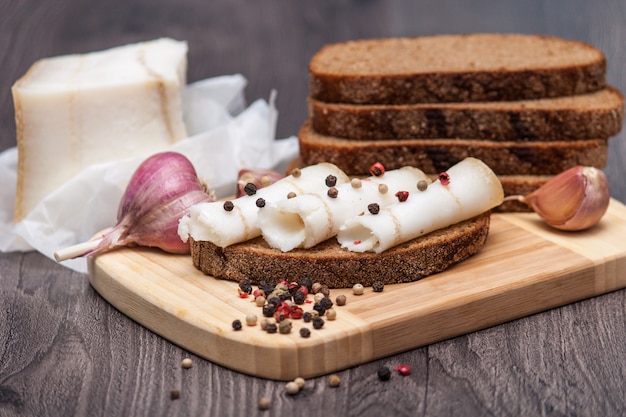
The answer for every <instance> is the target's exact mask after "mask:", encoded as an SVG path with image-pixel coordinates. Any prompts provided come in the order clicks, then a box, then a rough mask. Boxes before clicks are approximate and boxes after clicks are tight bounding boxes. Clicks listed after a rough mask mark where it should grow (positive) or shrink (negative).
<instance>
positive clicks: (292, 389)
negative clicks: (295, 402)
mask: <svg viewBox="0 0 626 417" xmlns="http://www.w3.org/2000/svg"><path fill="white" fill-rule="evenodd" d="M285 391H286V392H287V394H289V395H296V394H297V393H299V392H300V387H299V386H298V384H296V383H295V382H294V381H289V382H287V383H286V384H285Z"/></svg>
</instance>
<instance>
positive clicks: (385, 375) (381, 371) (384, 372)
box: [376, 366, 391, 381]
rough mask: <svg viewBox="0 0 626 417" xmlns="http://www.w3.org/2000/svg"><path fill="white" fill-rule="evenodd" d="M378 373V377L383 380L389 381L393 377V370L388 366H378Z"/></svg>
mask: <svg viewBox="0 0 626 417" xmlns="http://www.w3.org/2000/svg"><path fill="white" fill-rule="evenodd" d="M376 374H377V375H378V379H380V380H381V381H389V378H391V371H390V370H389V368H387V367H386V366H381V367H380V368H378V372H376Z"/></svg>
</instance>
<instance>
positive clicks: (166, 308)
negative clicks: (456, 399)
mask: <svg viewBox="0 0 626 417" xmlns="http://www.w3.org/2000/svg"><path fill="white" fill-rule="evenodd" d="M89 270H90V274H89V275H90V282H91V284H92V285H93V287H94V288H95V289H96V290H97V291H98V292H99V293H100V294H101V295H102V296H103V297H104V298H105V299H106V300H108V301H109V302H110V303H111V304H112V305H113V306H115V307H116V308H117V309H119V310H120V311H121V312H122V313H124V314H126V315H127V316H128V317H130V318H132V319H134V320H135V321H137V322H138V323H140V324H142V325H143V326H145V327H147V328H148V329H151V330H152V331H154V332H155V333H157V334H159V335H161V336H162V337H164V338H166V339H168V340H170V341H172V342H173V343H176V344H178V345H180V346H181V347H183V348H185V349H187V350H189V351H191V352H193V353H195V354H197V355H199V356H202V357H204V358H206V359H208V360H210V361H213V362H215V363H218V364H221V365H223V366H226V367H228V368H231V369H234V370H237V371H240V372H243V373H247V374H251V375H255V376H258V377H264V378H270V379H278V380H289V379H293V378H295V377H298V376H302V377H304V378H309V377H313V376H319V375H323V374H327V373H331V372H333V371H337V370H340V369H344V368H347V367H351V366H354V365H359V364H363V363H366V362H368V361H371V360H374V359H377V358H381V357H385V356H389V355H392V354H395V353H399V352H402V351H405V350H409V349H414V348H417V347H419V346H424V345H427V344H430V343H434V342H437V341H440V340H444V339H447V338H451V337H454V336H457V335H461V334H465V333H469V332H473V331H476V330H479V329H483V328H486V327H490V326H493V325H496V324H499V323H503V322H506V321H509V320H513V319H516V318H520V317H524V316H527V315H530V314H533V313H537V312H540V311H544V310H547V309H550V308H554V307H558V306H562V305H565V304H568V303H571V302H574V301H577V300H581V299H584V298H589V297H593V296H596V295H600V294H604V293H607V292H609V291H613V290H616V289H620V288H624V287H626V207H625V206H624V205H623V204H622V203H620V202H618V201H616V200H612V201H611V204H610V206H609V210H608V212H607V214H606V215H605V217H604V218H603V219H602V221H601V222H600V223H599V224H598V225H597V226H596V227H594V228H593V229H591V230H588V231H585V232H578V233H567V232H560V231H557V230H554V229H550V228H548V227H547V226H545V225H544V224H543V223H542V222H541V221H540V220H538V217H537V216H536V215H535V214H532V213H523V214H519V213H516V214H510V213H507V214H494V215H493V216H492V223H491V229H490V233H489V237H488V239H487V243H486V245H485V246H484V247H483V248H482V250H481V251H480V252H479V253H478V254H477V255H475V256H473V257H472V258H470V259H468V260H466V261H464V262H462V263H461V264H458V265H456V266H454V267H453V268H451V269H449V270H447V271H445V272H443V273H439V274H436V275H432V276H430V277H427V278H425V279H422V280H420V281H418V282H414V283H410V284H398V285H387V286H386V287H385V289H384V291H383V292H382V293H374V292H373V291H372V290H371V288H366V292H365V294H364V295H361V296H355V295H353V294H352V292H351V289H345V290H332V291H331V297H332V298H333V299H334V298H335V297H336V296H337V295H339V294H345V295H346V296H347V298H348V302H347V304H346V305H345V306H342V307H336V310H337V319H336V320H334V321H326V323H325V325H324V327H323V328H322V329H319V330H315V329H313V327H312V326H311V323H304V322H303V321H302V320H295V321H294V322H293V323H294V327H293V330H292V332H291V333H290V334H279V333H276V334H269V333H266V332H264V331H263V330H261V328H260V326H259V325H256V326H254V327H250V326H246V324H245V317H246V315H247V314H248V313H256V314H257V315H258V317H259V319H261V318H262V314H261V309H260V308H258V307H256V306H255V305H254V303H253V302H252V298H248V299H243V298H240V297H239V296H238V294H237V283H235V282H228V281H223V280H217V279H215V278H213V277H210V276H206V275H203V274H202V273H201V272H199V271H197V270H196V269H195V268H194V267H193V265H192V263H191V259H190V257H189V256H182V255H169V254H165V253H163V252H161V251H158V250H153V249H147V248H134V249H121V250H117V251H113V252H109V253H106V254H103V255H100V256H97V257H94V258H91V259H90V261H89ZM304 307H305V310H307V309H311V308H312V304H305V305H304ZM235 319H240V320H241V321H242V323H244V325H243V329H242V330H241V331H234V330H233V329H232V321H233V320H235ZM303 326H306V327H309V328H310V329H311V336H310V338H308V339H305V338H302V337H301V336H300V335H299V329H300V328H301V327H303Z"/></svg>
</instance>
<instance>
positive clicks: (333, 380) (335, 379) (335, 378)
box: [328, 374, 341, 388]
mask: <svg viewBox="0 0 626 417" xmlns="http://www.w3.org/2000/svg"><path fill="white" fill-rule="evenodd" d="M339 384H341V378H340V377H339V375H337V374H332V375H329V377H328V386H329V387H331V388H337V387H338V386H339Z"/></svg>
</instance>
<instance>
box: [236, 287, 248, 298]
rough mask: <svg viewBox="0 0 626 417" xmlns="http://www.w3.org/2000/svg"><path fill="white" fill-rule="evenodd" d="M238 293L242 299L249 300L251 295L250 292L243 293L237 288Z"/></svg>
mask: <svg viewBox="0 0 626 417" xmlns="http://www.w3.org/2000/svg"><path fill="white" fill-rule="evenodd" d="M237 292H238V293H239V297H240V298H248V296H249V295H250V294H249V293H248V292H246V291H243V290H242V289H241V288H237Z"/></svg>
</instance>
